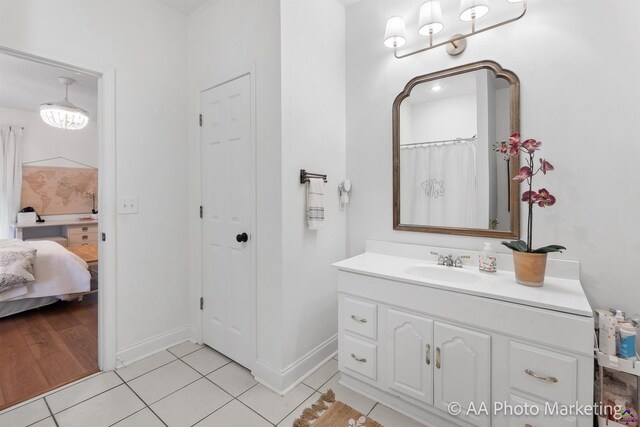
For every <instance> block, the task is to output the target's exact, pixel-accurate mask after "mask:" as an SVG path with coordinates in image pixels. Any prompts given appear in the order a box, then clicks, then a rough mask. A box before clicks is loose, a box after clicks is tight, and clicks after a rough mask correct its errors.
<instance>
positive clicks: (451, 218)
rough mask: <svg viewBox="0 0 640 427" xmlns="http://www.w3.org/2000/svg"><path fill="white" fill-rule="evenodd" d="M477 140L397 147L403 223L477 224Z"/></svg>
mask: <svg viewBox="0 0 640 427" xmlns="http://www.w3.org/2000/svg"><path fill="white" fill-rule="evenodd" d="M476 181H477V179H476V141H475V140H472V141H465V142H455V143H436V144H422V145H416V146H411V147H402V148H401V150H400V187H401V188H400V215H401V218H400V219H401V222H402V223H403V224H426V225H432V226H442V227H444V226H446V227H477V226H478V224H477V219H476V201H477V182H476Z"/></svg>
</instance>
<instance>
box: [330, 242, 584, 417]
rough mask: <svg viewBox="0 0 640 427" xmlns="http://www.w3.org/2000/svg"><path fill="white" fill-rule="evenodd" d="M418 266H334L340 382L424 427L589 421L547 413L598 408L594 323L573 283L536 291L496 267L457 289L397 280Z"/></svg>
mask: <svg viewBox="0 0 640 427" xmlns="http://www.w3.org/2000/svg"><path fill="white" fill-rule="evenodd" d="M429 249H430V248H429ZM436 249H437V248H436ZM416 262H423V263H424V260H420V259H417V258H413V259H410V258H404V257H397V256H390V255H388V254H379V253H365V254H363V255H360V256H358V257H354V258H351V259H349V260H345V261H342V262H340V263H337V264H336V266H337V267H338V270H339V272H338V292H339V333H338V345H339V365H340V370H341V372H342V378H341V384H343V385H345V386H347V387H350V388H352V389H354V390H356V391H358V392H360V393H362V394H364V395H366V396H369V397H371V398H373V399H375V400H378V401H380V402H382V403H384V404H386V405H388V406H390V407H392V408H394V409H396V410H398V411H400V412H403V413H405V414H407V415H409V416H411V417H413V418H415V419H418V420H421V421H422V422H424V423H425V424H427V425H429V426H438V427H454V426H464V427H471V426H477V427H489V426H496V427H516V426H520V427H543V426H544V427H548V426H552V427H553V426H561V427H569V426H572V427H591V426H592V423H593V420H592V417H590V416H578V415H576V414H575V413H573V414H564V415H562V414H554V413H553V412H552V411H553V410H554V408H556V409H560V408H563V407H567V408H571V407H575V406H576V404H578V405H590V404H592V402H593V356H592V350H593V317H592V314H591V309H590V307H589V305H588V302H587V300H586V298H585V297H584V293H583V292H582V288H581V287H580V283H579V281H578V280H566V279H557V280H556V279H548V283H547V286H546V288H541V289H536V290H533V289H529V288H524V287H523V286H520V285H517V284H516V283H515V281H514V280H513V279H512V277H513V276H512V273H509V272H503V273H502V274H498V275H495V276H491V275H485V276H478V277H480V279H478V283H473V282H472V280H471V279H469V280H467V283H466V284H465V285H464V286H462V285H460V286H462V288H460V287H458V286H457V285H456V284H454V283H445V281H443V280H433V283H430V281H429V280H430V279H425V278H418V277H413V276H411V275H406V274H404V273H403V272H405V271H413V270H409V268H410V267H411V266H412V265H415V263H416ZM565 267H566V266H565ZM440 268H443V269H446V268H447V267H440ZM552 271H553V269H552ZM466 272H469V274H474V273H472V271H471V270H470V269H469V270H465V273H466ZM455 274H460V273H459V272H458V273H455ZM478 274H481V273H478ZM442 277H444V273H443V274H442ZM469 277H472V276H469ZM491 282H494V283H491ZM474 286H475V288H473V287H474ZM521 288H522V289H521ZM492 292H493V294H491V293H492ZM510 295H511V296H510ZM529 295H530V296H529ZM523 296H527V300H526V301H524V300H522V301H518V299H519V298H523ZM536 298H538V300H536ZM562 298H564V299H565V301H560V300H561V299H562ZM554 304H555V306H554V307H553V308H552V307H551V305H554ZM563 405H564V406H563ZM458 407H459V408H460V411H461V413H460V414H458V415H453V414H451V413H450V412H449V409H450V408H451V409H453V410H457V408H458ZM526 408H529V410H528V411H526V412H524V413H519V412H518V411H521V410H526ZM530 408H533V409H532V410H531V409H530ZM545 409H546V410H547V412H548V413H549V414H551V416H546V415H545ZM549 411H551V412H549Z"/></svg>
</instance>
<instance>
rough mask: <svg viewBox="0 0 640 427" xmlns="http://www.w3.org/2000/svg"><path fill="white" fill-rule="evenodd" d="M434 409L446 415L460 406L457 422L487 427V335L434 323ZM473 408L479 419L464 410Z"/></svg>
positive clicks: (489, 410) (488, 337) (490, 406)
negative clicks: (456, 405)
mask: <svg viewBox="0 0 640 427" xmlns="http://www.w3.org/2000/svg"><path fill="white" fill-rule="evenodd" d="M434 345H435V349H434V351H435V355H434V366H435V369H434V406H435V407H437V408H438V409H441V410H443V411H445V412H447V413H448V409H449V405H450V404H452V403H458V404H460V407H461V408H462V412H461V414H460V415H459V416H458V418H460V419H463V420H465V421H467V422H470V423H472V424H474V425H477V426H482V427H483V426H490V425H491V417H490V415H486V414H482V409H483V407H482V405H483V404H484V405H485V407H486V409H487V411H488V412H489V413H490V412H491V410H492V405H491V337H490V336H489V335H487V334H483V333H480V332H476V331H472V330H469V329H464V328H460V327H457V326H452V325H448V324H446V323H441V322H435V324H434ZM472 405H473V407H474V408H475V409H476V411H477V413H478V415H475V414H473V413H470V414H469V415H467V412H469V411H468V410H467V409H469V408H472Z"/></svg>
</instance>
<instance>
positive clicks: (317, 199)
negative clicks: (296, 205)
mask: <svg viewBox="0 0 640 427" xmlns="http://www.w3.org/2000/svg"><path fill="white" fill-rule="evenodd" d="M307 221H308V222H309V230H320V229H322V228H324V181H323V179H322V178H309V184H308V185H307Z"/></svg>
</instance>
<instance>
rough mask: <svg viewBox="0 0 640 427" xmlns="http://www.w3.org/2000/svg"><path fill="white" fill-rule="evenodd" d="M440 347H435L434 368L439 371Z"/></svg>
mask: <svg viewBox="0 0 640 427" xmlns="http://www.w3.org/2000/svg"><path fill="white" fill-rule="evenodd" d="M440 366H441V364H440V347H436V368H438V369H440Z"/></svg>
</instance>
